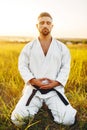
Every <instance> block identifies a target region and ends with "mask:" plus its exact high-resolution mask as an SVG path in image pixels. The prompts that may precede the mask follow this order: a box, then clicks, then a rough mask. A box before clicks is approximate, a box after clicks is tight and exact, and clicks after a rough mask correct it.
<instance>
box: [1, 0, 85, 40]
mask: <svg viewBox="0 0 87 130" xmlns="http://www.w3.org/2000/svg"><path fill="white" fill-rule="evenodd" d="M45 11H46V12H48V13H50V14H51V15H52V17H53V24H54V27H53V30H52V35H53V36H54V37H59V38H60V37H61V38H63V37H65V38H87V0H0V36H3V35H5V36H6V35H7V36H34V37H35V36H37V35H38V30H37V28H36V22H37V17H38V15H39V14H40V13H41V12H45Z"/></svg>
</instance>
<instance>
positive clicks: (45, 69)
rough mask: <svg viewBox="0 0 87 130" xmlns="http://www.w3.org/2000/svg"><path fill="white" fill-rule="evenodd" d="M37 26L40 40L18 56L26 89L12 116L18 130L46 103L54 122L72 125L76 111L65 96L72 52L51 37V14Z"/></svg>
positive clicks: (26, 46)
mask: <svg viewBox="0 0 87 130" xmlns="http://www.w3.org/2000/svg"><path fill="white" fill-rule="evenodd" d="M36 26H37V29H38V31H39V37H38V38H37V39H35V40H34V41H32V42H30V43H28V44H26V45H25V47H24V48H23V50H22V52H21V54H20V56H19V62H18V68H19V71H20V74H21V76H22V78H23V80H24V81H25V88H24V91H23V96H22V97H21V99H20V100H19V102H18V104H17V105H16V107H15V109H14V111H13V112H12V116H11V119H12V122H13V123H14V124H15V125H16V126H21V125H24V124H26V121H25V120H24V119H29V118H33V117H34V115H35V114H37V112H38V110H39V109H40V108H41V107H42V104H43V102H45V104H46V105H47V106H48V108H49V109H50V110H51V113H52V115H53V117H54V121H55V122H57V123H58V124H61V123H62V124H64V125H72V124H74V122H75V116H76V110H75V109H74V108H73V107H72V106H71V105H70V103H69V101H68V99H67V98H66V96H65V94H64V86H65V84H66V82H67V79H68V76H69V71H70V53H69V50H68V48H67V47H66V46H65V45H64V44H63V43H61V42H60V41H58V40H56V39H54V38H53V37H52V36H51V30H52V28H53V19H52V17H51V15H50V14H49V13H47V12H43V13H41V14H40V15H39V17H38V23H37V25H36Z"/></svg>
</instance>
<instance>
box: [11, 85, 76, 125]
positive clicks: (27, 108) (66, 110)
mask: <svg viewBox="0 0 87 130" xmlns="http://www.w3.org/2000/svg"><path fill="white" fill-rule="evenodd" d="M29 87H30V86H27V88H26V89H25V91H24V94H23V95H22V97H21V98H20V100H19V102H18V103H17V105H16V107H15V109H14V110H13V112H12V115H11V120H12V122H13V123H14V124H15V125H16V126H22V125H25V124H26V121H25V119H28V118H34V116H35V114H37V112H38V111H39V109H40V108H41V107H42V104H43V102H45V104H46V105H47V106H48V108H49V109H50V110H51V113H52V116H53V118H54V121H55V122H56V123H58V124H64V125H72V124H74V122H75V116H76V112H77V111H76V110H75V109H74V108H73V107H72V106H71V104H70V103H69V104H68V105H65V104H64V103H63V101H62V100H61V99H60V97H59V96H58V94H57V93H56V92H55V91H52V92H48V93H47V94H41V93H40V92H39V91H37V90H35V89H30V88H29ZM47 95H49V96H47ZM63 96H64V98H65V99H66V100H67V101H68V99H67V98H66V96H65V95H64V94H63ZM68 102H69V101H68Z"/></svg>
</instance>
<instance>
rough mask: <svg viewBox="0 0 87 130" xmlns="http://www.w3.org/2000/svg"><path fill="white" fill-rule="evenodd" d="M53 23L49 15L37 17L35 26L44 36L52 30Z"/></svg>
mask: <svg viewBox="0 0 87 130" xmlns="http://www.w3.org/2000/svg"><path fill="white" fill-rule="evenodd" d="M52 27H53V24H52V19H51V18H50V17H46V16H45V17H40V18H39V19H38V24H37V28H38V31H39V32H40V33H41V34H43V35H44V36H46V35H48V34H50V32H51V30H52Z"/></svg>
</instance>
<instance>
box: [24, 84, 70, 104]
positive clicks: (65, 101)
mask: <svg viewBox="0 0 87 130" xmlns="http://www.w3.org/2000/svg"><path fill="white" fill-rule="evenodd" d="M33 86H34V87H35V88H36V90H35V89H33V92H32V94H31V96H30V97H29V99H28V100H27V103H26V106H28V105H29V103H30V101H31V99H32V98H33V96H34V95H35V94H36V92H37V91H38V90H39V91H40V92H41V94H46V93H48V92H50V91H55V92H56V93H57V95H58V96H59V98H60V99H61V100H62V102H63V103H64V104H65V105H68V104H69V102H68V101H67V100H66V99H65V98H64V96H63V95H62V94H61V93H60V92H59V91H57V90H56V89H53V88H52V89H40V88H39V87H38V86H36V85H33Z"/></svg>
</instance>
